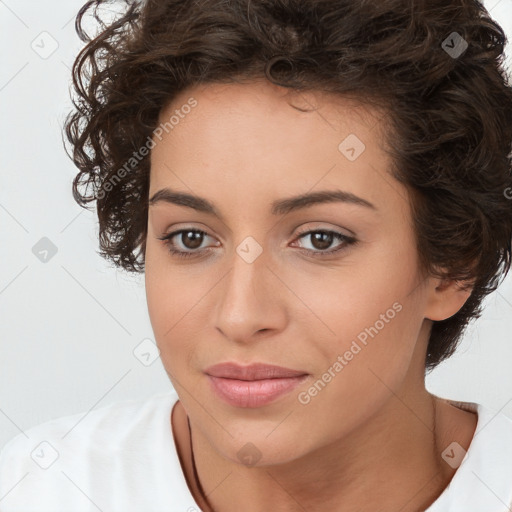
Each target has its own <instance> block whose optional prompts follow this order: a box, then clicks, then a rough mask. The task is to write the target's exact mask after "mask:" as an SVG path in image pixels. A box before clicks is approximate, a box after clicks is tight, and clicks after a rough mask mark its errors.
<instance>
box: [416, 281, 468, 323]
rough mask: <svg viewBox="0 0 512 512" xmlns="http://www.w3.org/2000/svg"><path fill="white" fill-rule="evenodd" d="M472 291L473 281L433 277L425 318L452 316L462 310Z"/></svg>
mask: <svg viewBox="0 0 512 512" xmlns="http://www.w3.org/2000/svg"><path fill="white" fill-rule="evenodd" d="M464 288H465V289H464ZM472 291H473V282H469V281H455V280H452V279H441V278H437V279H436V278H431V279H430V280H429V285H428V291H427V305H426V309H425V318H428V319H429V320H446V319H447V318H450V317H451V316H453V315H455V313H457V312H458V311H459V310H460V308H461V307H462V306H463V305H464V303H465V302H466V300H467V299H468V297H469V296H470V295H471V292H472Z"/></svg>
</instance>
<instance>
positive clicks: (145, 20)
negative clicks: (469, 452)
mask: <svg viewBox="0 0 512 512" xmlns="http://www.w3.org/2000/svg"><path fill="white" fill-rule="evenodd" d="M123 2H124V4H123V5H125V7H123V10H122V12H121V13H120V14H119V16H118V17H117V18H114V20H111V21H110V22H109V23H105V22H103V21H102V19H101V16H100V15H99V12H98V11H99V8H100V7H102V6H103V5H104V4H108V3H109V2H108V1H107V2H106V1H103V0H93V1H89V2H87V3H86V4H85V5H83V7H82V8H81V9H80V11H79V12H78V14H77V16H76V20H75V29H76V31H77V33H78V35H79V37H80V39H81V40H82V41H83V42H84V43H87V44H86V45H85V46H84V48H83V49H82V50H81V51H80V53H79V54H78V56H77V57H76V59H75V62H74V64H73V70H72V77H73V84H72V85H73V92H74V97H73V104H74V108H73V110H72V111H71V112H69V114H68V116H67V118H66V121H65V132H66V136H67V141H68V142H69V143H70V144H71V150H70V151H68V153H69V155H70V157H71V158H72V160H73V161H74V163H75V165H76V166H77V167H78V169H79V173H78V174H77V175H76V177H75V179H74V181H73V187H72V188H73V196H74V198H75V200H76V201H77V202H78V204H80V205H81V206H82V207H85V208H87V204H88V203H89V202H91V201H96V208H97V215H98V221H99V246H100V251H99V254H100V255H101V256H102V257H104V258H106V259H109V260H110V261H111V262H113V263H114V264H115V265H116V266H118V267H122V268H123V269H125V270H127V271H129V272H143V271H144V265H145V262H144V253H145V247H146V237H147V213H148V193H149V171H150V158H149V156H148V155H146V156H142V157H141V155H140V152H139V150H140V149H141V148H142V147H143V146H146V147H147V145H148V141H149V140H150V137H151V136H152V134H153V132H154V130H155V129H156V127H157V125H158V120H159V115H160V113H161V111H162V109H163V108H164V107H165V106H166V105H168V104H169V103H170V102H172V100H173V98H174V97H175V96H176V95H177V94H178V93H180V92H181V91H183V90H185V89H186V88H188V87H190V86H194V85H199V84H208V83H226V84H227V83H249V82H251V81H254V80H259V79H264V80H268V81H270V82H272V83H274V84H276V85H279V86H282V87H286V88H289V89H290V90H295V91H298V92H300V91H323V92H327V93H333V94H335V95H339V97H340V98H353V99H356V100H359V101H360V102H361V103H362V104H368V105H372V106H375V107H378V108H380V109H382V110H383V111H384V112H386V116H385V122H386V123H388V124H389V130H387V131H386V141H385V142H386V146H387V149H386V151H387V152H388V153H389V155H390V156H391V161H392V169H391V170H390V173H391V175H392V176H393V177H394V178H395V179H397V180H398V181H400V182H401V183H403V184H404V185H405V186H406V187H407V190H408V191H409V192H410V196H409V197H410V202H411V203H410V204H411V211H412V213H413V219H412V220H413V225H414V231H415V237H416V244H417V251H418V256H419V260H420V263H421V265H420V266H421V269H422V271H424V272H425V275H432V276H436V277H442V278H447V279H453V280H455V281H457V282H461V283H462V281H465V282H466V284H467V282H470V283H471V285H472V291H471V295H470V296H469V297H468V299H467V300H466V302H465V304H464V305H463V306H462V307H461V309H460V310H459V311H458V312H457V313H456V314H454V315H452V316H451V317H449V318H447V319H445V320H442V321H434V322H433V324H432V329H431V332H430V337H429V342H428V348H427V354H426V363H425V365H426V366H425V370H426V372H427V371H430V370H432V369H433V368H435V367H436V366H437V365H438V364H439V363H440V362H442V361H443V360H445V359H446V358H448V357H449V356H451V355H452V354H453V353H454V351H455V349H456V346H457V344H458V342H459V341H460V340H461V337H462V334H463V332H464V330H465V328H466V326H467V324H468V322H469V321H470V320H472V319H476V318H478V317H479V316H480V315H481V312H482V301H483V299H484V297H485V296H486V295H488V294H489V293H491V292H492V291H494V290H495V289H496V288H497V287H498V285H499V284H500V278H504V277H505V275H506V274H507V273H508V271H509V268H510V261H511V240H512V172H511V168H512V165H511V164H512V151H511V149H512V88H511V86H510V84H509V82H508V80H509V77H508V76H507V73H506V71H505V69H504V46H505V43H506V41H507V39H506V36H505V34H504V32H503V29H502V28H501V27H500V26H499V25H498V24H497V23H496V22H495V21H494V20H493V19H492V18H491V17H490V15H489V13H488V12H487V10H486V9H485V8H484V6H483V5H482V4H481V3H479V2H478V1H476V0H449V1H446V0H428V1H413V2H411V1H409V0H379V1H377V2H376V1H373V0H371V1H369V0H358V1H354V0H337V1H333V0H258V1H251V0H200V1H199V0H197V1H194V0H189V1H184V0H179V1H178V0H147V1H139V2H137V1H130V0H123ZM86 13H88V14H91V15H92V16H93V17H94V20H96V21H97V22H98V23H100V26H101V30H100V31H99V33H98V34H97V35H95V36H94V37H90V36H89V35H88V34H87V33H86V32H85V30H84V28H83V17H84V15H85V14H86ZM66 149H67V148H66ZM135 154H136V155H137V157H135V156H134V155H135ZM128 163H129V164H128Z"/></svg>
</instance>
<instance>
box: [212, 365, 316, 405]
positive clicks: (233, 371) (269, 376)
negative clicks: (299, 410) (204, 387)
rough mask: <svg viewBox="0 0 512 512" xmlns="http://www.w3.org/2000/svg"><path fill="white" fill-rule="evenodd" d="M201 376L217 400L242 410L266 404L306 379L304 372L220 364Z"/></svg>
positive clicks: (289, 369)
mask: <svg viewBox="0 0 512 512" xmlns="http://www.w3.org/2000/svg"><path fill="white" fill-rule="evenodd" d="M205 374H206V375H207V377H208V380H209V382H210V384H211V386H212V389H213V391H214V392H215V394H216V395H217V396H218V397H219V398H221V399H222V400H223V401H225V402H227V403H228V404H229V405H232V406H234V407H243V408H248V407H251V408H254V407H262V406H264V405H267V404H270V403H272V402H274V401H275V400H277V399H278V398H279V397H282V396H283V395H285V394H288V393H290V392H291V391H292V390H293V389H294V388H296V387H297V386H298V385H300V384H301V383H302V382H303V381H304V380H305V379H307V378H308V376H309V374H308V373H307V372H305V371H300V370H293V369H291V368H284V367H282V366H275V365H269V364H262V363H256V364H251V365H249V366H242V365H239V364H236V363H220V364H217V365H214V366H211V367H209V368H207V369H206V370H205Z"/></svg>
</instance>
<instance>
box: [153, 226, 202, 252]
mask: <svg viewBox="0 0 512 512" xmlns="http://www.w3.org/2000/svg"><path fill="white" fill-rule="evenodd" d="M178 235H180V236H178ZM205 236H209V235H208V233H206V232H205V231H201V230H200V229H192V228H189V229H180V230H178V231H173V232H172V233H169V234H168V235H164V236H163V237H159V238H158V239H159V240H163V241H164V242H165V245H166V246H167V249H168V251H169V252H170V253H171V254H173V255H174V256H178V257H180V258H190V257H193V256H198V255H199V254H202V253H204V252H205V251H208V252H210V250H211V249H202V250H196V249H197V248H198V247H199V246H200V245H201V243H202V241H203V239H204V237H205ZM175 237H176V238H177V240H179V241H180V242H181V244H182V246H184V247H185V249H189V250H188V251H187V250H181V249H176V242H175V241H174V240H173V239H174V238H175Z"/></svg>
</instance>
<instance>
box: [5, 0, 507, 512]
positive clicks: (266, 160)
mask: <svg viewBox="0 0 512 512" xmlns="http://www.w3.org/2000/svg"><path fill="white" fill-rule="evenodd" d="M102 3H104V2H101V1H97V2H95V1H93V2H88V3H87V4H86V5H84V7H83V8H82V9H81V11H80V12H79V14H78V17H77V30H78V32H79V34H80V36H81V38H82V40H84V41H86V42H88V44H87V46H86V47H85V48H84V49H83V50H82V52H81V53H80V55H79V56H78V57H77V60H76V62H75V66H74V69H73V78H74V85H75V91H76V103H75V105H76V110H75V111H74V112H72V113H71V114H70V116H69V117H68V119H67V122H66V133H67V137H68V140H69V142H70V143H71V146H72V158H73V160H74V162H75V164H76V165H77V166H78V168H79V170H80V172H79V174H78V175H77V177H76V179H75V181H74V186H73V193H74V197H75V199H76V200H77V201H78V202H79V204H81V205H82V206H86V205H87V204H88V203H89V202H91V201H94V200H95V201H97V212H98V219H99V225H100V247H101V254H102V255H103V256H105V257H106V258H109V259H111V260H112V261H114V262H115V263H116V264H117V265H119V266H120V267H122V268H124V269H126V270H128V271H134V272H142V271H143V272H144V273H145V281H146V294H147V302H148V311H149V314H150V318H151V324H152V327H153V331H154V335H155V339H156V342H157V345H158V348H159V350H160V357H161V359H162V363H163V365H164V367H165V370H166V372H167V373H168V375H169V378H170V381H171V383H172V385H173V387H174V389H175V391H174V390H173V391H171V392H169V393H162V394H160V395H157V396H155V397H154V398H153V399H151V400H149V401H145V402H141V401H127V402H121V403H118V404H114V405H112V406H108V407H104V408H102V409H98V410H95V411H92V412H90V413H89V414H88V415H87V416H86V417H85V418H84V419H83V421H79V422H78V423H77V419H78V418H79V415H76V416H69V417H65V418H59V419H57V420H53V421H51V422H47V423H45V424H43V425H39V426H37V427H34V428H32V429H30V430H29V431H28V432H27V433H28V434H29V437H28V439H27V438H26V437H25V436H23V435H19V436H17V437H16V438H15V439H13V440H11V441H10V442H9V443H8V445H7V446H6V447H5V448H4V450H3V451H2V456H1V458H0V468H1V470H0V510H2V512H14V511H18V510H19V511H21V510H23V511H28V510H34V511H36V510H38V511H42V510H74V511H75V510H105V511H106V510H109V511H113V510H116V511H117V510H119V511H121V510H122V511H132V510H133V511H141V510H144V511H160V510H161V511H163V510H166V511H169V510H171V511H176V512H177V511H194V510H203V511H215V512H234V511H248V512H260V511H269V510H270V511H290V512H291V511H304V510H308V511H309V510H311V511H324V510H325V511H327V510H329V511H332V510H339V511H344V512H349V511H356V510H379V511H380V512H388V511H397V510H400V511H402V512H406V511H407V512H413V511H414V512H416V511H424V510H428V512H445V511H446V512H447V511H471V512H499V511H506V510H510V508H509V507H510V506H512V420H510V419H509V418H507V417H506V416H505V415H503V414H501V413H500V414H496V413H495V412H494V411H492V410H491V409H490V408H488V407H486V406H484V405H483V404H478V403H474V402H456V401H452V400H449V399H445V398H441V397H437V396H434V395H433V394H431V393H429V392H428V391H427V390H426V388H425V382H424V380H425V374H426V373H427V372H429V371H431V370H432V369H434V368H435V367H437V366H438V365H439V364H440V363H441V362H442V361H444V360H446V359H447V358H448V357H449V356H450V355H452V354H453V352H454V351H455V348H456V345H457V343H458V341H459V340H460V339H461V337H462V334H463V332H464V329H465V327H466V325H467V324H468V322H469V321H470V320H472V319H475V318H477V317H478V316H479V314H480V312H481V307H482V306H481V304H482V300H483V299H484V297H485V296H487V295H488V294H489V293H491V292H492V291H494V290H495V289H496V287H497V286H498V284H499V278H500V277H504V276H505V275H506V274H507V272H508V270H509V268H510V258H511V240H512V202H511V198H512V173H511V169H512V166H511V154H510V150H511V143H512V90H511V87H510V86H509V85H508V84H507V82H506V77H505V74H504V71H503V68H502V66H501V59H502V56H503V46H504V42H505V36H504V33H503V31H502V29H501V28H500V27H499V26H498V25H497V24H496V22H494V21H493V20H492V19H491V18H490V17H489V15H488V13H487V12H486V11H485V9H484V8H483V7H482V6H481V5H480V4H479V3H477V2H476V1H468V0H458V1H452V2H448V3H446V2H440V1H437V0H435V1H430V2H428V3H427V2H404V1H399V0H385V1H381V2H351V1H341V2H336V3H333V2H330V1H327V0H320V1H307V2H299V1H298V0H280V1H272V2H268V1H261V2H246V1H244V0H236V1H232V2H229V3H227V2H216V1H214V0H205V1H204V2H201V3H194V2H173V1H169V0H167V1H162V0H160V1H156V0H150V1H147V2H145V3H143V4H137V3H130V4H129V6H128V8H127V10H126V12H125V14H124V15H123V16H122V17H120V18H119V19H118V20H117V21H113V22H111V24H110V25H108V26H104V27H103V31H102V32H101V33H100V34H99V35H98V36H97V37H96V38H94V39H90V38H89V37H88V36H87V34H85V33H84V32H83V30H82V28H81V22H82V18H83V16H84V14H85V13H87V12H90V11H94V9H96V7H97V6H98V5H101V4H102ZM94 12H95V11H94ZM97 18H98V19H100V17H99V16H97ZM91 189H92V191H91ZM38 459H39V463H38Z"/></svg>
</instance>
